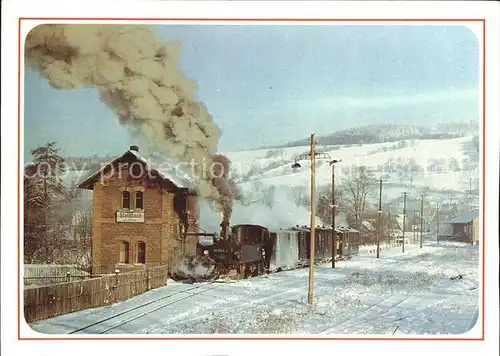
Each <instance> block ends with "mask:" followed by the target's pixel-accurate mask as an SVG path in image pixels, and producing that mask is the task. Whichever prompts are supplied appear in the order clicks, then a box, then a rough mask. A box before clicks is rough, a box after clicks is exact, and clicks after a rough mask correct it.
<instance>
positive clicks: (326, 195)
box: [308, 185, 344, 222]
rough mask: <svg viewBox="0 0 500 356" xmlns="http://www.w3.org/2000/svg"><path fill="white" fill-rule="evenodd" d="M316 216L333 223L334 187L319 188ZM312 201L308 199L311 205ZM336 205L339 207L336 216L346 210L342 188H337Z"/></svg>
mask: <svg viewBox="0 0 500 356" xmlns="http://www.w3.org/2000/svg"><path fill="white" fill-rule="evenodd" d="M316 196H317V198H316V214H317V215H318V217H319V218H320V219H321V220H323V221H324V222H330V221H332V186H331V185H325V186H322V187H319V188H318V189H317V193H316ZM310 202H311V200H310V199H308V203H309V205H310ZM335 205H337V209H336V214H335V216H337V215H338V214H339V213H340V212H342V211H343V210H344V197H343V192H342V189H341V187H335Z"/></svg>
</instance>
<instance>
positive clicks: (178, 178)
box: [78, 149, 195, 189]
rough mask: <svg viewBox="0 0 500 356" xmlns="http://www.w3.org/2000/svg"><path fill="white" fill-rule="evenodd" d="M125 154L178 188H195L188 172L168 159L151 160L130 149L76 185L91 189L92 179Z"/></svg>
mask: <svg viewBox="0 0 500 356" xmlns="http://www.w3.org/2000/svg"><path fill="white" fill-rule="evenodd" d="M127 155H133V156H134V157H135V158H136V159H137V160H138V161H139V162H142V163H143V164H144V165H145V168H146V170H147V171H149V172H153V173H156V174H157V175H158V176H159V177H160V178H162V179H165V180H169V181H170V182H172V183H173V184H174V185H175V186H176V187H178V188H187V189H194V188H195V184H194V178H193V177H191V176H190V175H189V174H188V172H186V171H185V170H182V169H180V168H179V166H178V165H175V164H174V163H172V162H171V161H170V160H168V159H165V158H163V157H162V158H161V162H160V160H159V159H156V161H153V160H150V159H147V158H145V157H143V156H141V155H140V154H139V152H137V151H135V150H132V149H129V150H128V151H126V152H125V153H124V154H123V155H121V156H120V157H117V158H115V159H114V160H113V161H111V162H109V163H107V164H106V165H104V166H102V167H101V169H99V170H98V171H97V172H95V173H93V174H91V175H90V176H89V177H88V178H86V179H84V180H83V181H82V182H81V183H80V184H78V187H79V188H83V189H92V188H91V187H92V186H93V182H94V180H95V179H96V178H98V177H99V176H100V175H101V174H102V173H103V172H104V171H105V169H106V168H107V167H109V166H112V165H114V164H115V163H117V162H118V161H120V160H121V159H123V158H124V157H125V156H127Z"/></svg>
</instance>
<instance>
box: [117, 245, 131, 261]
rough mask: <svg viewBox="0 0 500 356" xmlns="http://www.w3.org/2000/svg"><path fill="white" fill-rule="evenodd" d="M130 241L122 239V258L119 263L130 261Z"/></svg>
mask: <svg viewBox="0 0 500 356" xmlns="http://www.w3.org/2000/svg"><path fill="white" fill-rule="evenodd" d="M128 246H129V245H128V242H127V241H120V259H119V263H128V253H129V248H128Z"/></svg>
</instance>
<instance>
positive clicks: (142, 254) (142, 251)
mask: <svg viewBox="0 0 500 356" xmlns="http://www.w3.org/2000/svg"><path fill="white" fill-rule="evenodd" d="M137 263H142V264H145V263H146V244H145V243H144V242H142V241H140V242H138V243H137Z"/></svg>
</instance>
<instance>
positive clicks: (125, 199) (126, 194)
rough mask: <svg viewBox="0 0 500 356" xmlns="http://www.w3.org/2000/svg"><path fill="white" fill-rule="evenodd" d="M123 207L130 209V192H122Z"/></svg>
mask: <svg viewBox="0 0 500 356" xmlns="http://www.w3.org/2000/svg"><path fill="white" fill-rule="evenodd" d="M122 208H123V209H130V192H127V191H124V192H123V193H122Z"/></svg>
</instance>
